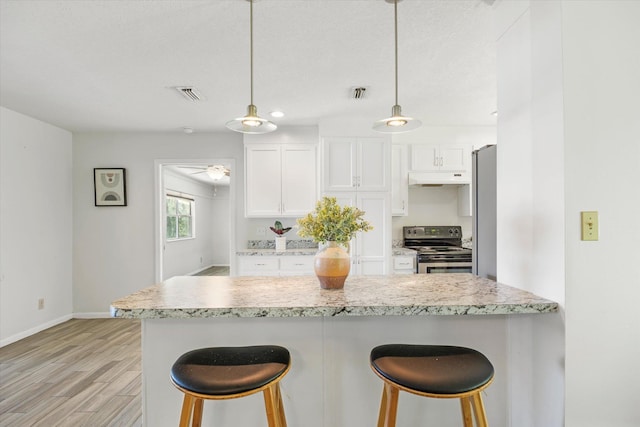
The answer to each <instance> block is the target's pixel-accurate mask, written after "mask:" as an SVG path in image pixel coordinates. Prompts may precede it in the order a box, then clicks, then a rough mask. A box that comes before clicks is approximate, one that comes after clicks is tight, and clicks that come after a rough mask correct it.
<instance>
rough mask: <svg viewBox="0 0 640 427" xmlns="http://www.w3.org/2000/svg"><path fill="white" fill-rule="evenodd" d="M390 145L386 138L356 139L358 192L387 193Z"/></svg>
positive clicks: (388, 186)
mask: <svg viewBox="0 0 640 427" xmlns="http://www.w3.org/2000/svg"><path fill="white" fill-rule="evenodd" d="M390 145H391V143H390V142H389V140H388V139H386V138H358V147H357V150H358V151H357V161H356V163H357V174H356V176H357V184H356V186H357V189H358V191H389V189H390V185H389V181H390V173H389V169H390V156H391V149H390Z"/></svg>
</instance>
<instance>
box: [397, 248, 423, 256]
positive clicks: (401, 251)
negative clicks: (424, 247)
mask: <svg viewBox="0 0 640 427" xmlns="http://www.w3.org/2000/svg"><path fill="white" fill-rule="evenodd" d="M391 254H392V256H416V255H417V254H418V252H417V251H416V250H415V249H408V248H401V247H395V248H392V250H391Z"/></svg>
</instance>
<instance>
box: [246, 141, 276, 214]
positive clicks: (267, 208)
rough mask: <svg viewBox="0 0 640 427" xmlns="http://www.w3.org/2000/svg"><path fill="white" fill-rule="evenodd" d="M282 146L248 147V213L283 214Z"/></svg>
mask: <svg viewBox="0 0 640 427" xmlns="http://www.w3.org/2000/svg"><path fill="white" fill-rule="evenodd" d="M281 169H282V164H281V156H280V146H279V145H275V144H269V145H264V146H251V147H245V179H246V181H245V216H247V217H265V216H271V217H275V216H279V215H280V214H281Z"/></svg>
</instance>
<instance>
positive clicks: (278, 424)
mask: <svg viewBox="0 0 640 427" xmlns="http://www.w3.org/2000/svg"><path fill="white" fill-rule="evenodd" d="M290 368H291V356H290V355H289V351H288V350H287V349H286V348H284V347H280V346H275V345H261V346H248V347H210V348H201V349H197V350H192V351H189V352H187V353H185V354H183V355H182V356H180V357H179V358H178V359H177V360H176V362H175V363H174V364H173V366H172V367H171V381H172V383H173V385H175V386H176V387H177V388H178V390H180V391H182V392H183V393H184V400H183V403H182V412H181V414H180V427H187V426H189V421H192V424H191V425H192V427H199V426H200V424H201V422H202V406H203V402H204V399H208V400H224V399H235V398H239V397H244V396H249V395H251V394H254V393H258V392H260V391H262V392H263V393H264V404H265V409H266V413H267V421H268V423H269V427H286V426H287V421H286V419H285V416H284V407H283V405H282V396H281V394H280V380H281V379H282V378H283V377H284V376H285V375H286V373H287V372H289V369H290Z"/></svg>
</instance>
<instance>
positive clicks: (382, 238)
mask: <svg viewBox="0 0 640 427" xmlns="http://www.w3.org/2000/svg"><path fill="white" fill-rule="evenodd" d="M325 195H326V196H329V197H335V198H336V200H337V202H338V204H339V205H341V206H356V207H357V208H358V209H361V210H363V211H364V212H365V216H364V218H365V219H366V220H367V221H369V222H370V223H371V225H372V226H373V230H371V231H367V232H366V233H357V234H356V237H355V238H354V239H353V240H352V241H351V244H350V246H351V250H350V252H349V254H350V255H351V271H350V274H387V272H388V271H389V268H388V264H389V263H390V259H391V255H390V251H391V215H390V205H391V197H390V195H389V193H388V192H359V193H356V192H351V193H326V194H325Z"/></svg>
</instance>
